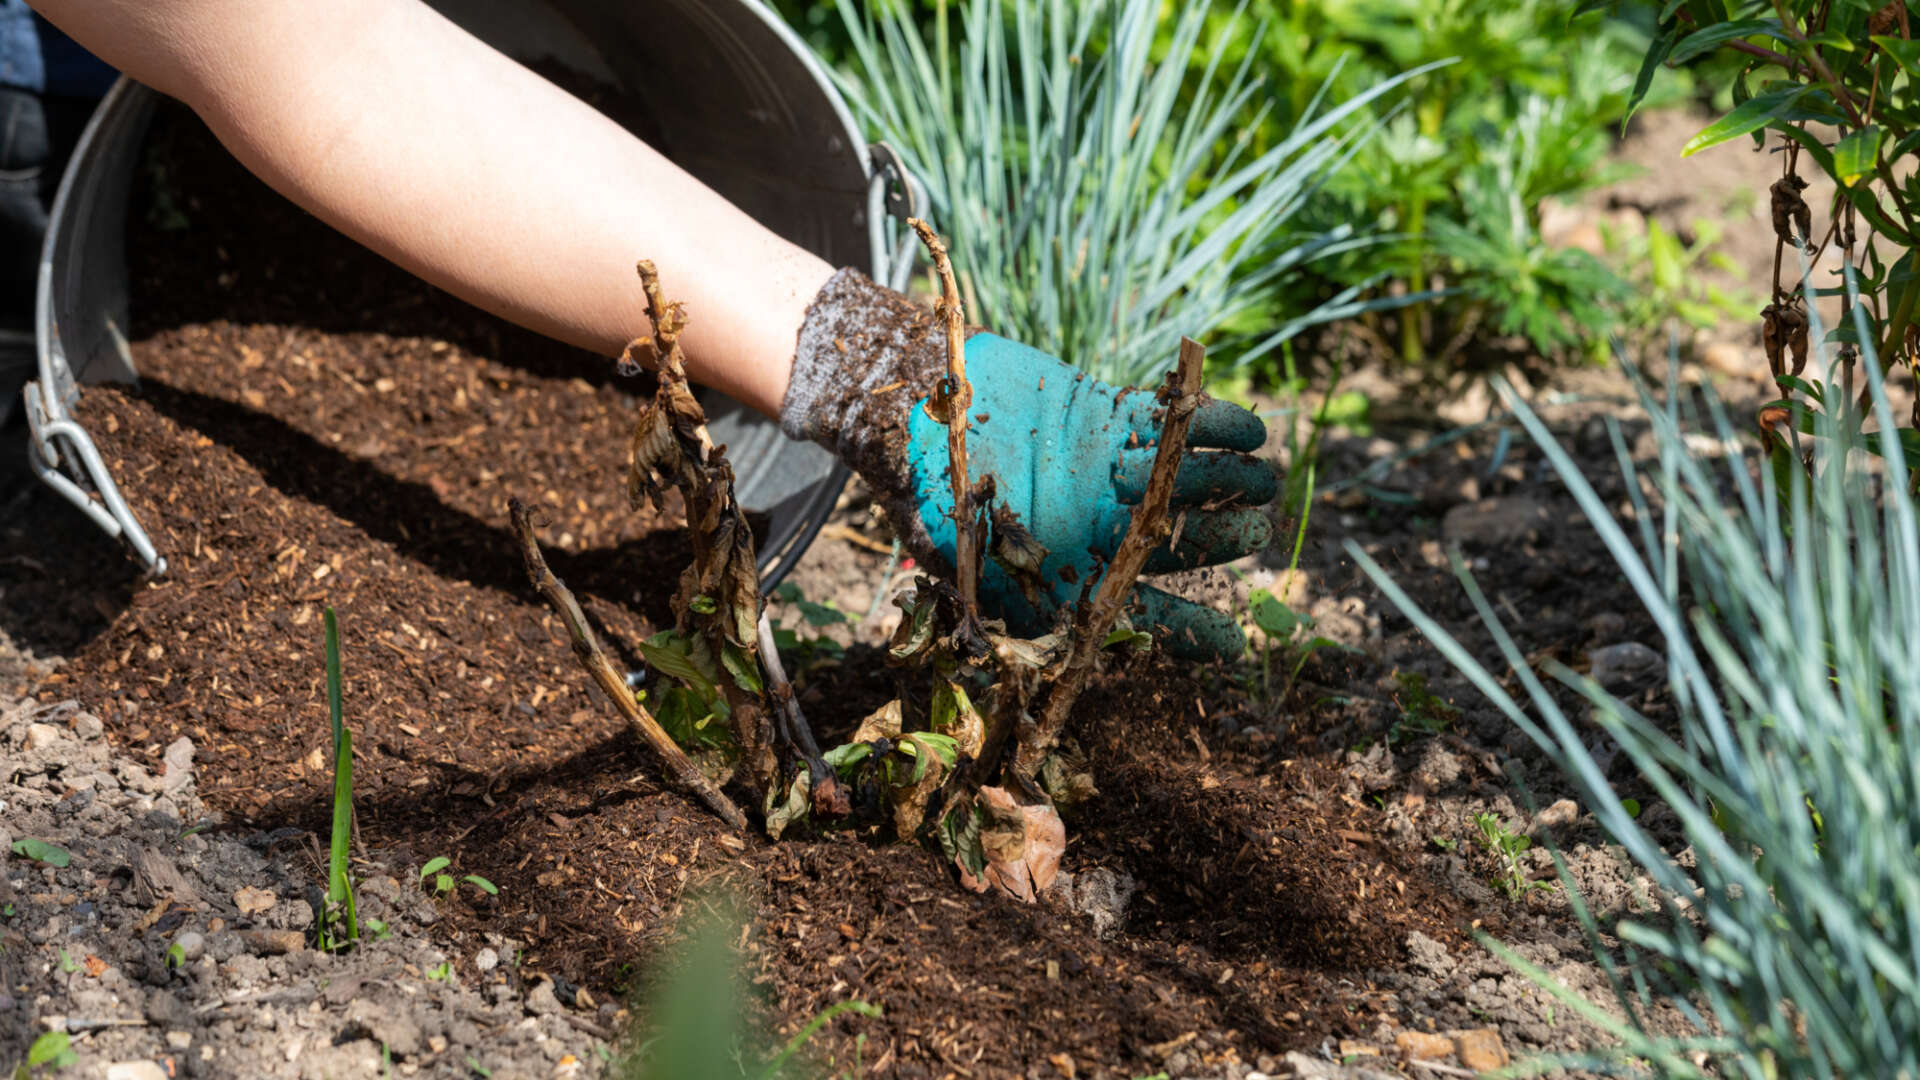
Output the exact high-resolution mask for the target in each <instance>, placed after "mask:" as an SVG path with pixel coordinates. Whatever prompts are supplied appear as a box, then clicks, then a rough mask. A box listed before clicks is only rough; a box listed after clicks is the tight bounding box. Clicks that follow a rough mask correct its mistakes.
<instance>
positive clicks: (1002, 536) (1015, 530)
mask: <svg viewBox="0 0 1920 1080" xmlns="http://www.w3.org/2000/svg"><path fill="white" fill-rule="evenodd" d="M992 521H993V529H992V533H991V536H992V540H991V542H990V544H989V545H988V548H987V554H988V555H990V556H992V557H993V561H994V562H997V563H999V564H1000V567H1001V569H1003V570H1005V571H1006V572H1007V573H1009V574H1012V575H1013V576H1014V577H1015V578H1018V579H1020V582H1021V585H1022V587H1023V588H1025V587H1027V586H1028V582H1029V579H1037V578H1038V577H1039V576H1040V564H1041V563H1043V562H1045V561H1046V560H1047V549H1046V546H1045V545H1043V544H1042V543H1040V541H1039V540H1037V539H1035V538H1034V535H1033V533H1032V532H1031V531H1030V530H1028V528H1027V527H1026V526H1025V525H1022V524H1020V518H1019V517H1018V516H1017V515H1015V514H1014V512H1013V511H1012V510H1009V509H1008V508H1007V506H1006V504H1005V503H1002V504H1001V505H999V506H996V507H994V508H993V512H992Z"/></svg>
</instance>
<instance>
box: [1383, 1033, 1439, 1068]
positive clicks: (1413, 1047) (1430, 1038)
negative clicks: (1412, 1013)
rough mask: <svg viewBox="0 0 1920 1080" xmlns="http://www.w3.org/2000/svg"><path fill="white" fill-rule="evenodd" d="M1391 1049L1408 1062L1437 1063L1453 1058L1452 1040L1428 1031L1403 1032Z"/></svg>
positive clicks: (1394, 1041)
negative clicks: (1440, 1060)
mask: <svg viewBox="0 0 1920 1080" xmlns="http://www.w3.org/2000/svg"><path fill="white" fill-rule="evenodd" d="M1393 1048H1394V1049H1395V1050H1398V1051H1399V1052H1400V1054H1401V1056H1402V1057H1405V1058H1407V1059H1408V1060H1410V1061H1438V1060H1439V1059H1441V1058H1449V1057H1452V1056H1453V1040H1452V1039H1449V1038H1447V1037H1446V1036H1445V1035H1439V1034H1436V1033H1434V1032H1430V1031H1403V1032H1401V1033H1400V1034H1399V1035H1398V1036H1397V1037H1396V1038H1395V1039H1394V1040H1393Z"/></svg>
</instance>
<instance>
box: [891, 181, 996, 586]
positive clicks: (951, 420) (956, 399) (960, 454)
mask: <svg viewBox="0 0 1920 1080" xmlns="http://www.w3.org/2000/svg"><path fill="white" fill-rule="evenodd" d="M907 224H908V225H911V226H913V231H914V232H915V233H917V234H918V235H919V237H920V242H921V243H922V244H924V245H926V248H927V254H928V255H930V256H932V258H933V268H934V270H935V271H937V272H938V273H939V275H940V287H941V290H942V291H943V293H944V295H943V296H942V297H941V299H940V304H939V311H940V315H941V316H942V317H943V318H944V319H945V320H946V323H947V377H946V379H944V380H943V381H942V382H941V383H940V385H939V386H937V387H935V388H934V391H933V396H932V399H931V400H930V401H928V402H927V412H928V414H929V415H931V416H932V417H933V418H934V419H935V420H938V421H940V422H941V423H943V424H945V425H947V468H948V471H949V474H950V476H949V482H950V483H951V485H952V487H953V525H954V530H953V532H954V542H953V556H954V562H955V563H956V565H955V566H954V574H955V583H956V584H957V585H958V586H959V588H960V601H961V603H962V604H963V605H964V606H965V608H966V613H967V620H968V622H969V623H971V622H973V621H974V620H975V619H976V618H977V617H978V616H979V614H980V552H979V535H978V533H977V532H976V531H975V520H974V512H973V483H972V480H971V479H970V478H969V477H968V475H967V409H968V408H969V407H971V406H972V405H973V384H972V383H970V382H968V381H967V322H966V308H965V307H964V306H963V305H962V304H961V302H960V286H959V285H958V284H957V283H956V282H955V281H954V279H953V263H952V262H950V261H949V260H948V259H947V246H946V245H945V244H944V243H942V242H941V241H940V234H939V233H936V232H934V231H933V227H932V226H930V225H928V224H927V223H926V222H924V221H922V220H920V219H919V218H909V219H908V221H907Z"/></svg>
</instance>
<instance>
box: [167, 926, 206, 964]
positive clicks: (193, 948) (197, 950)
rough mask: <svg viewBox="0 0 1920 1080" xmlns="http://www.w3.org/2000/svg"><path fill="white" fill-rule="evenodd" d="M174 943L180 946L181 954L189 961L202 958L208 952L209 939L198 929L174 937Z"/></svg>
mask: <svg viewBox="0 0 1920 1080" xmlns="http://www.w3.org/2000/svg"><path fill="white" fill-rule="evenodd" d="M173 943H174V944H175V945H177V946H179V947H180V955H181V956H182V957H184V958H185V959H186V960H187V961H189V962H192V961H194V960H198V959H200V958H201V957H202V956H204V955H206V952H207V939H206V938H204V937H202V936H200V933H199V931H196V930H189V931H187V932H186V933H184V934H181V935H180V936H179V937H177V938H174V939H173Z"/></svg>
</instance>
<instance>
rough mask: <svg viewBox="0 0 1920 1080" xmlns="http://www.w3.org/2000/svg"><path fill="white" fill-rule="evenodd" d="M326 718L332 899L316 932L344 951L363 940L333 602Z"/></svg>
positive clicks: (326, 945)
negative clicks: (330, 748) (356, 906)
mask: <svg viewBox="0 0 1920 1080" xmlns="http://www.w3.org/2000/svg"><path fill="white" fill-rule="evenodd" d="M324 619H325V624H326V654H327V718H328V720H329V721H330V723H331V724H332V727H333V829H332V833H331V835H330V837H329V839H328V844H327V897H326V908H325V911H324V913H323V916H322V917H321V918H320V919H319V920H318V923H317V925H316V927H315V933H316V934H317V935H318V938H319V945H320V947H321V949H323V950H328V951H331V950H336V949H344V948H347V947H348V946H350V945H352V944H353V943H354V942H356V941H359V940H360V923H359V920H358V918H356V917H355V914H354V905H353V879H352V877H351V871H352V867H351V864H350V861H349V860H350V858H351V852H350V850H349V845H350V844H351V843H352V841H353V732H351V731H349V730H347V725H346V721H345V719H344V708H343V705H342V701H341V697H342V695H341V687H340V626H339V623H338V622H337V621H336V620H335V618H334V614H333V608H332V607H331V606H329V607H328V608H327V609H326V612H325V615H324Z"/></svg>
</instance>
